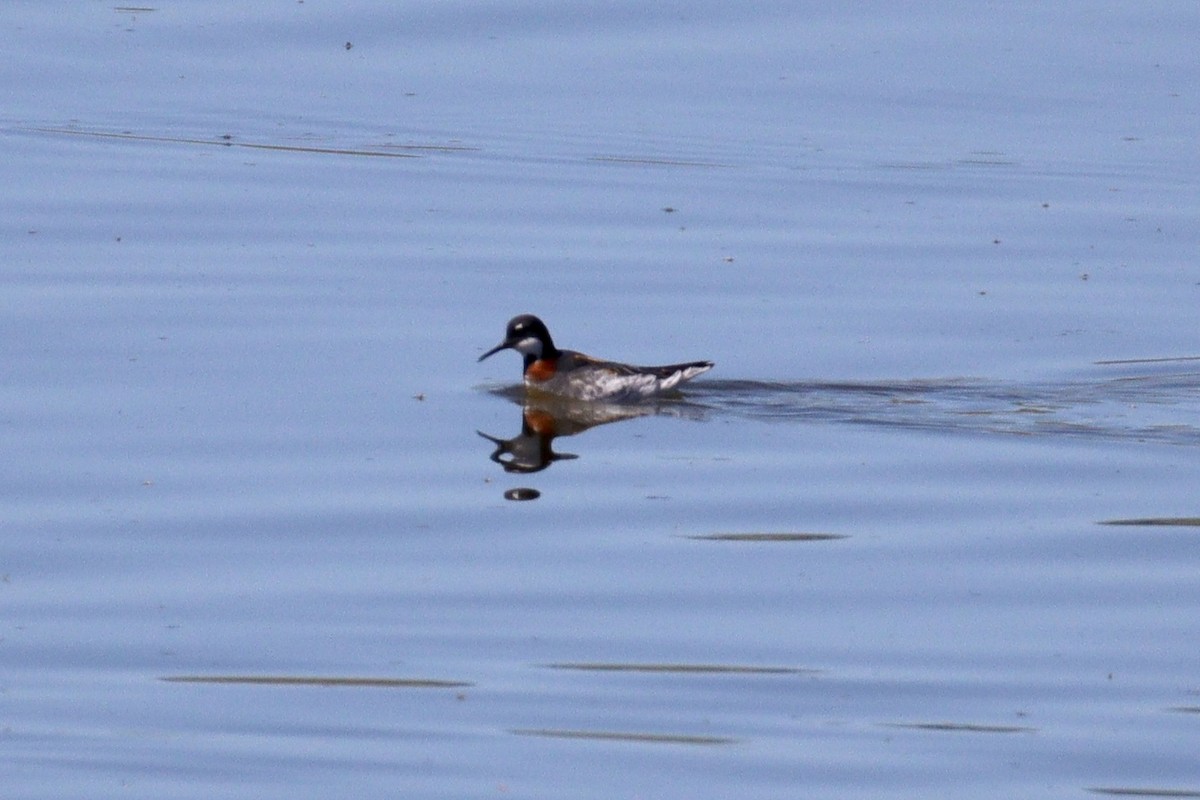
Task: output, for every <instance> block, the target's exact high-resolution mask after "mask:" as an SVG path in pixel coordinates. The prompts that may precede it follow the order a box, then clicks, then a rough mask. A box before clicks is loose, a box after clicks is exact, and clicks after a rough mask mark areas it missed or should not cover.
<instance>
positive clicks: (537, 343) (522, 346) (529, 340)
mask: <svg viewBox="0 0 1200 800" xmlns="http://www.w3.org/2000/svg"><path fill="white" fill-rule="evenodd" d="M513 350H516V351H517V352H518V353H521V354H522V355H527V356H533V357H534V358H541V356H542V341H541V340H540V339H538V338H537V337H536V336H526V337H525V338H524V339H522V340H521V341H519V342H517V343H516V344H514V345H513Z"/></svg>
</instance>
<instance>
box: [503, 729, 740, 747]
mask: <svg viewBox="0 0 1200 800" xmlns="http://www.w3.org/2000/svg"><path fill="white" fill-rule="evenodd" d="M509 733H512V734H515V735H517V736H547V737H550V738H553V739H601V740H606V741H618V742H652V743H657V744H698V745H717V744H733V743H735V742H736V741H737V739H732V738H729V737H727V736H693V735H690V734H685V733H643V732H639V731H589V730H574V729H564V728H513V729H512V730H510V731H509Z"/></svg>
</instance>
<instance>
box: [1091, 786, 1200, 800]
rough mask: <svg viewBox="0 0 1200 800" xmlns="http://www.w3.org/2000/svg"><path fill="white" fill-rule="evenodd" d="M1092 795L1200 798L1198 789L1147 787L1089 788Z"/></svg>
mask: <svg viewBox="0 0 1200 800" xmlns="http://www.w3.org/2000/svg"><path fill="white" fill-rule="evenodd" d="M1087 790H1088V791H1089V792H1091V793H1092V794H1103V795H1109V796H1111V797H1200V790H1196V789H1157V788H1154V787H1150V786H1146V787H1142V786H1089V787H1088V789H1087Z"/></svg>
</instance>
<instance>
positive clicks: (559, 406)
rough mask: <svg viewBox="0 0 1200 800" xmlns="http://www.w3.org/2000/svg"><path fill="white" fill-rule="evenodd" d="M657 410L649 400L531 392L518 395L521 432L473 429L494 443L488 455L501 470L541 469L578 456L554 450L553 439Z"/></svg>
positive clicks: (525, 471) (538, 470)
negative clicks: (619, 401) (622, 401)
mask: <svg viewBox="0 0 1200 800" xmlns="http://www.w3.org/2000/svg"><path fill="white" fill-rule="evenodd" d="M656 413H661V411H660V408H659V407H658V406H656V405H653V404H638V405H616V404H605V403H587V402H581V401H578V400H568V399H564V398H558V397H549V396H547V397H541V396H534V395H532V394H530V395H526V396H523V397H522V403H521V432H520V433H518V434H517V435H516V436H514V437H512V438H511V439H504V438H501V437H498V436H491V435H489V434H486V433H484V432H483V431H476V433H478V434H479V435H480V436H482V437H483V438H484V439H487V440H488V441H489V442H491V443H492V444H494V445H495V446H496V449H495V450H494V451H493V452H492V454H491V456H490V458H491V460H492V461H495V462H496V463H497V464H499V465H500V466H502V467H503V468H504V471H505V472H513V473H518V474H527V473H532V472H541V471H542V470H544V469H545V468H546V467H548V466H550V465H551V464H553V463H554V462H555V461H566V460H570V459H575V458H578V457H579V456H577V455H575V454H573V453H556V452H555V451H554V448H553V443H554V440H555V439H557V438H558V437H560V436H574V435H575V434H577V433H583V432H584V431H586V430H588V429H589V428H594V427H596V426H597V425H605V424H607V423H610V422H619V421H621V420H625V419H633V418H635V417H644V416H648V415H651V414H656Z"/></svg>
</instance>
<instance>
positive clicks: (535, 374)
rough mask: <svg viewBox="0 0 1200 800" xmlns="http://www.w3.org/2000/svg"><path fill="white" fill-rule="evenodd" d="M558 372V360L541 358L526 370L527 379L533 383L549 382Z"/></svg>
mask: <svg viewBox="0 0 1200 800" xmlns="http://www.w3.org/2000/svg"><path fill="white" fill-rule="evenodd" d="M556 372H558V359H557V358H539V359H538V360H537V361H535V362H533V363H532V364H530V365H529V366H528V367H527V368H526V370H525V377H526V378H528V379H529V380H531V381H548V380H550V379H551V378H553V377H554V374H555V373H556Z"/></svg>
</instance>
